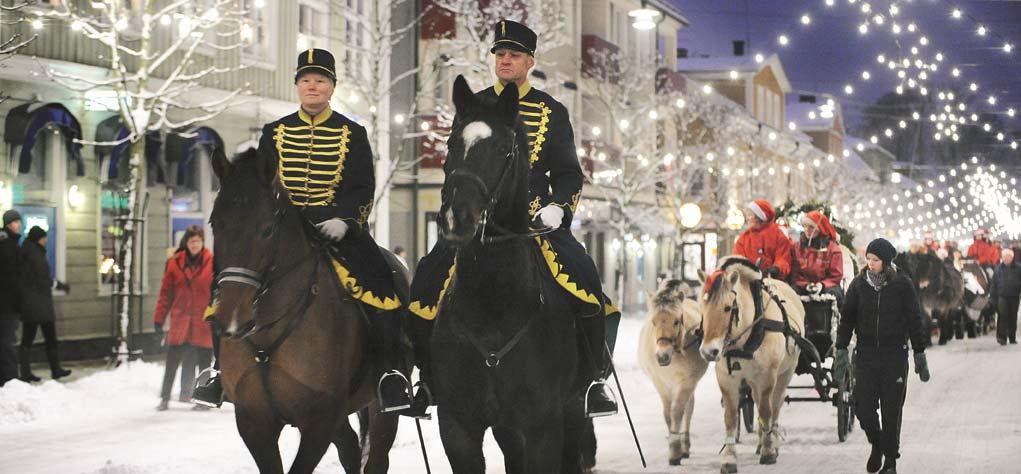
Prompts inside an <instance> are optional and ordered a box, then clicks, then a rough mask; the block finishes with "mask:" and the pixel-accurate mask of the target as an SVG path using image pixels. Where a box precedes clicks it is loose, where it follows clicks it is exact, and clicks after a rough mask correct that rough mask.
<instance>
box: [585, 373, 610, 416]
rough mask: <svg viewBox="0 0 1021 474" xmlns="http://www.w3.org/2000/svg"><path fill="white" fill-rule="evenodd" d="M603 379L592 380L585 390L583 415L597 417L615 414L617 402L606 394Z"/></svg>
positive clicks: (606, 389) (606, 390)
mask: <svg viewBox="0 0 1021 474" xmlns="http://www.w3.org/2000/svg"><path fill="white" fill-rule="evenodd" d="M608 390H609V389H608V388H607V387H606V381H605V380H596V381H593V382H592V384H591V385H589V387H588V391H587V392H585V416H586V417H587V418H598V417H601V416H610V415H616V414H617V402H616V401H615V400H613V399H612V398H610V395H608V394H607V392H608Z"/></svg>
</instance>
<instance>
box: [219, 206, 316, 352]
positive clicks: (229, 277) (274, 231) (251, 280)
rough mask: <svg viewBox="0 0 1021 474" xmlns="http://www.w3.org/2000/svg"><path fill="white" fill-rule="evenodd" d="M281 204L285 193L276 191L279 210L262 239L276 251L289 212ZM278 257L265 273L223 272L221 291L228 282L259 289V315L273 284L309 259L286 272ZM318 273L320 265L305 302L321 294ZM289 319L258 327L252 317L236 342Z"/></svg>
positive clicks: (238, 269)
mask: <svg viewBox="0 0 1021 474" xmlns="http://www.w3.org/2000/svg"><path fill="white" fill-rule="evenodd" d="M280 201H281V192H280V190H279V189H278V190H277V191H276V194H275V196H274V202H275V203H276V209H275V210H274V211H273V223H272V224H271V225H270V228H269V229H267V230H266V231H265V232H263V235H262V238H264V239H267V238H272V239H273V242H272V247H273V248H276V247H277V244H278V243H279V239H280V233H279V232H278V231H279V230H280V227H281V224H282V222H283V220H284V217H285V216H286V210H287V208H286V206H281V205H280ZM278 254H279V252H274V253H273V255H272V256H271V257H270V261H269V263H267V264H266V268H265V269H264V270H262V271H257V270H253V269H250V268H246V267H225V268H223V269H222V270H220V271H219V272H218V273H217V276H216V286H217V287H219V286H220V285H221V284H223V283H224V282H234V283H240V284H243V285H248V286H251V287H254V288H255V289H256V296H255V299H254V301H253V302H252V306H253V313H256V312H257V311H258V306H259V300H260V299H261V298H262V297H264V296H265V295H266V293H268V292H269V289H270V286H271V285H272V283H273V282H275V281H279V280H280V278H282V277H283V276H284V275H286V274H288V273H290V272H291V271H292V270H294V269H296V268H298V267H300V266H301V265H302V264H303V263H305V260H306V259H307V258H309V257H306V258H303V259H300V260H298V261H297V262H295V263H294V264H292V265H289V266H288V267H287V268H285V269H284V270H283V271H277V266H276V259H277V255H278ZM309 255H310V256H311V257H318V256H319V253H318V252H312V253H310V254H309ZM316 273H318V265H316V271H314V272H313V274H312V278H313V281H312V282H311V283H312V285H311V287H310V288H311V292H310V293H309V294H306V298H305V299H306V300H307V299H308V298H309V295H314V294H317V293H318V288H315V286H316V285H314V283H315V282H314V279H315V277H316V275H315V274H316ZM302 306H305V304H304V303H301V304H299V305H295V307H302ZM286 316H287V313H285V314H284V315H282V316H281V317H280V318H278V319H276V320H274V321H272V322H270V323H268V324H265V325H262V326H260V325H259V324H258V323H256V315H255V314H253V317H252V319H251V321H249V322H248V323H246V326H250V327H248V328H247V330H245V331H244V334H243V335H242V336H240V337H236V339H238V340H242V341H244V340H247V339H248V338H250V337H251V336H254V335H255V334H257V333H259V332H261V331H263V330H265V329H268V328H270V327H272V326H273V325H275V324H276V323H277V322H279V321H281V320H283V319H284V317H286ZM213 326H214V328H215V329H216V330H217V331H219V332H220V333H223V332H224V328H223V325H222V323H220V322H219V321H218V320H216V319H213Z"/></svg>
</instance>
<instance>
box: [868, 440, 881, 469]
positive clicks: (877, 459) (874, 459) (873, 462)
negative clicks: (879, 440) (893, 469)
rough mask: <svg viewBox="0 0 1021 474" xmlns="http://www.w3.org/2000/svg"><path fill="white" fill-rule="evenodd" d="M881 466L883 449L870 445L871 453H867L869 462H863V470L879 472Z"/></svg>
mask: <svg viewBox="0 0 1021 474" xmlns="http://www.w3.org/2000/svg"><path fill="white" fill-rule="evenodd" d="M882 467H883V451H882V450H881V449H879V446H877V445H874V444H873V445H872V454H870V455H869V462H868V463H867V464H865V471H866V472H870V473H875V472H879V469H880V468H882Z"/></svg>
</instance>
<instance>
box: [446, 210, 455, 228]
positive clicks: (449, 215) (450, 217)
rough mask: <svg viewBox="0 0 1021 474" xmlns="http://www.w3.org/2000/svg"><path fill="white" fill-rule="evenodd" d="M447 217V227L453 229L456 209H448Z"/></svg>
mask: <svg viewBox="0 0 1021 474" xmlns="http://www.w3.org/2000/svg"><path fill="white" fill-rule="evenodd" d="M446 217H447V228H448V229H453V228H454V211H453V209H447V216H446Z"/></svg>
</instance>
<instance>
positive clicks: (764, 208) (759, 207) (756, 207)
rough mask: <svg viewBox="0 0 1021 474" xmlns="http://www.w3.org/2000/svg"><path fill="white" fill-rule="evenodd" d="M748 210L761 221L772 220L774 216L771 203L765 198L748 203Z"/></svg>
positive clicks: (774, 212)
mask: <svg viewBox="0 0 1021 474" xmlns="http://www.w3.org/2000/svg"><path fill="white" fill-rule="evenodd" d="M748 210H749V211H752V214H755V217H758V218H759V220H760V221H762V222H772V220H773V218H775V217H776V211H775V210H773V205H772V204H770V203H769V201H767V200H765V199H756V200H754V201H752V202H750V203H748Z"/></svg>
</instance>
